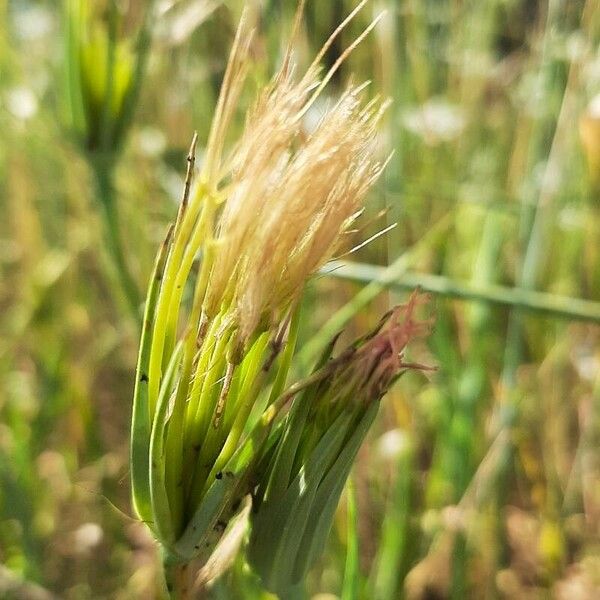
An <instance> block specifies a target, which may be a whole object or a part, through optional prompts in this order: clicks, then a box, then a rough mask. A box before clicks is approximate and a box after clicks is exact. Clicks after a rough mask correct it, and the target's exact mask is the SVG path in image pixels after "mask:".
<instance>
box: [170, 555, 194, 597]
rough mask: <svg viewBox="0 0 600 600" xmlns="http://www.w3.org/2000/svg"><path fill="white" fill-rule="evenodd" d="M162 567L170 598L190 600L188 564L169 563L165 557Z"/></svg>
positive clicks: (190, 589)
mask: <svg viewBox="0 0 600 600" xmlns="http://www.w3.org/2000/svg"><path fill="white" fill-rule="evenodd" d="M164 569H165V581H166V583H167V591H168V592H169V596H170V598H172V600H191V598H192V586H191V577H190V571H189V565H188V564H187V563H177V564H170V563H169V560H168V559H166V560H165V561H164Z"/></svg>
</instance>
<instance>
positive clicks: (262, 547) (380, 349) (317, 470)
mask: <svg viewBox="0 0 600 600" xmlns="http://www.w3.org/2000/svg"><path fill="white" fill-rule="evenodd" d="M417 300H418V298H417V297H416V296H413V298H412V299H411V302H410V303H409V304H408V305H407V306H406V307H398V308H396V309H394V311H392V312H391V313H390V314H389V315H386V317H385V318H384V319H383V320H382V322H381V323H380V325H379V326H378V328H377V329H376V330H375V331H374V332H372V333H371V334H370V335H369V336H366V337H364V338H361V339H359V340H357V341H356V342H355V343H354V344H353V345H352V346H350V347H349V348H347V349H346V350H345V351H344V352H342V353H341V354H340V355H339V356H338V357H336V358H332V357H331V352H332V350H333V347H331V348H330V349H328V350H327V351H326V353H325V354H324V356H323V358H322V360H321V361H320V362H319V363H318V364H317V366H316V369H315V371H314V373H313V377H314V378H315V381H314V383H311V384H310V385H309V386H308V387H306V388H305V389H304V390H303V391H302V393H301V394H299V395H298V396H296V398H295V399H294V401H293V407H292V410H291V411H290V414H289V415H288V417H287V418H286V420H285V422H284V424H283V426H282V427H280V428H279V430H278V431H277V436H278V440H277V444H276V447H275V449H274V451H273V453H272V457H271V459H270V462H269V466H268V468H267V470H266V472H265V473H263V474H262V478H261V481H260V484H259V486H258V489H257V491H256V493H255V513H254V514H253V517H252V533H251V537H250V545H249V548H248V557H249V560H250V562H251V564H252V566H253V567H254V568H255V570H256V571H257V572H258V573H259V574H260V575H261V577H262V579H263V581H264V583H265V585H266V586H267V587H268V588H269V589H270V590H272V591H274V592H276V593H278V594H280V595H281V597H282V598H285V597H287V596H288V594H289V593H290V590H291V589H292V588H293V587H294V586H295V585H297V584H299V583H300V582H302V580H303V578H304V576H305V575H306V572H307V570H308V568H309V567H310V566H311V565H312V564H313V563H314V561H315V560H316V559H317V558H318V556H319V555H320V554H321V552H322V550H323V546H324V544H325V541H326V539H327V536H328V534H329V530H330V528H331V524H332V520H333V515H334V513H335V509H336V507H337V504H338V501H339V498H340V494H341V493H342V489H343V487H344V484H345V483H346V480H347V478H348V475H349V473H350V469H351V468H352V464H353V462H354V459H355V457H356V453H357V452H358V449H359V447H360V445H361V444H362V442H363V440H364V438H365V436H366V434H367V432H368V430H369V427H370V426H371V423H372V422H373V419H374V418H375V415H376V414H377V410H378V408H379V401H380V399H381V398H382V397H383V395H384V394H385V393H386V391H387V390H388V388H389V386H390V385H391V383H393V382H394V381H395V380H396V379H397V378H398V377H399V376H400V375H401V373H402V372H404V370H405V369H406V368H408V367H412V366H414V367H419V365H409V364H406V363H404V362H403V360H402V352H403V350H404V348H405V346H406V344H407V343H408V341H409V340H410V339H412V338H413V337H414V336H416V335H420V334H422V333H423V331H424V328H425V327H426V324H424V323H418V322H416V321H415V320H414V316H413V310H414V307H415V306H416V304H417ZM332 346H333V344H332Z"/></svg>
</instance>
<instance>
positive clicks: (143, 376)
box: [140, 373, 148, 381]
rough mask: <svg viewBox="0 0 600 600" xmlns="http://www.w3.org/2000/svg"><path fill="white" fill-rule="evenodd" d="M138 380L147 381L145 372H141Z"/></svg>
mask: <svg viewBox="0 0 600 600" xmlns="http://www.w3.org/2000/svg"><path fill="white" fill-rule="evenodd" d="M140 381H148V375H146V373H142V376H141V377H140Z"/></svg>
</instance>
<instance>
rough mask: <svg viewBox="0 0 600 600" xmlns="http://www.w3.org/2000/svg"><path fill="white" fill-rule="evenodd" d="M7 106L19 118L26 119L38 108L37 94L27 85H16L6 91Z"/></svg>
mask: <svg viewBox="0 0 600 600" xmlns="http://www.w3.org/2000/svg"><path fill="white" fill-rule="evenodd" d="M5 102H6V107H7V108H8V110H9V112H11V113H12V114H13V115H14V116H15V117H16V118H17V119H21V120H22V121H26V120H28V119H30V118H31V117H33V116H34V115H35V113H36V112H37V110H38V101H37V98H36V97H35V94H34V93H33V92H32V91H31V90H30V89H29V88H26V87H14V88H12V89H10V90H8V92H7V93H6V96H5Z"/></svg>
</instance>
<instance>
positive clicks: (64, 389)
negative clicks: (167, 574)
mask: <svg viewBox="0 0 600 600" xmlns="http://www.w3.org/2000/svg"><path fill="white" fill-rule="evenodd" d="M94 4H95V6H96V9H97V11H98V14H97V15H95V17H96V18H97V19H98V23H99V25H98V26H99V27H104V28H107V27H109V23H108V21H107V19H106V18H105V16H104V17H103V15H105V13H104V12H103V11H104V3H103V2H97V3H94ZM149 4H152V3H149V2H141V1H139V0H130V1H129V2H121V3H119V6H120V7H121V9H122V11H123V12H122V15H121V17H120V19H119V20H118V22H117V23H116V25H115V29H114V31H115V34H116V35H117V36H118V37H119V39H121V40H129V41H128V42H125V43H129V44H130V46H129V50H130V51H131V52H132V53H134V54H135V43H136V42H135V40H136V39H137V38H136V36H137V34H138V32H139V30H140V28H141V27H142V22H143V13H144V10H145V9H146V8H147V7H148V5H149ZM355 4H356V3H355V2H354V1H353V0H336V1H331V2H326V1H325V0H312V1H310V2H309V3H308V8H307V14H306V18H305V26H304V30H303V33H302V38H301V44H299V47H298V52H297V54H298V58H299V60H300V61H306V60H307V59H308V57H310V56H312V54H314V51H315V49H316V48H318V47H319V46H320V45H321V43H322V42H323V41H324V40H325V39H326V37H327V36H328V34H329V33H330V32H331V31H332V30H333V28H334V27H335V25H336V24H337V23H338V22H339V21H340V20H341V19H342V18H343V16H344V15H345V14H347V13H348V12H349V11H350V10H351V8H352V7H353V6H355ZM241 6H242V2H241V1H240V0H229V1H224V2H218V1H214V2H213V1H210V0H180V1H178V2H174V1H161V2H156V3H155V10H156V15H155V17H154V18H153V19H152V21H151V29H152V32H153V34H154V44H153V47H152V51H151V53H150V54H149V57H148V58H149V60H148V63H147V70H146V74H145V77H144V78H143V79H142V81H141V83H142V87H141V95H140V98H139V106H138V110H137V111H136V113H135V118H134V121H133V124H132V127H131V128H130V129H129V130H128V136H126V139H125V140H124V146H123V152H122V153H121V154H119V155H118V157H117V158H118V160H117V161H116V164H115V165H114V169H113V170H112V171H111V177H113V175H114V178H113V179H111V181H110V184H111V186H114V188H111V190H112V192H113V197H114V198H113V200H111V202H114V203H115V205H116V209H115V210H117V211H118V213H117V212H114V213H113V217H112V218H115V215H117V214H118V222H116V224H115V223H113V225H114V227H115V228H116V230H117V231H118V238H116V239H115V238H113V239H112V241H111V238H110V235H109V234H110V231H109V230H110V227H111V221H110V219H107V218H106V214H105V213H104V212H103V211H104V209H105V206H106V195H105V196H103V195H102V194H103V193H104V194H106V191H107V190H106V188H103V187H102V185H98V184H99V183H100V184H101V183H102V179H101V178H99V177H98V174H99V171H98V162H97V161H95V159H94V156H95V157H96V158H97V154H96V155H95V154H94V153H93V152H90V148H91V147H90V145H89V144H88V145H87V147H86V146H85V144H83V145H82V142H81V136H80V137H79V138H78V137H77V135H76V134H77V131H76V129H74V127H73V122H72V120H70V118H69V111H68V86H67V84H66V81H67V77H66V75H65V73H67V72H68V68H67V66H68V65H67V64H65V57H66V56H68V54H67V53H66V47H67V46H68V44H67V43H66V41H67V38H68V36H67V29H68V27H67V24H66V21H65V19H64V14H63V8H62V6H61V5H60V3H57V2H55V1H51V0H39V1H35V0H12V1H10V2H9V1H8V0H0V106H1V108H0V131H1V137H0V214H1V217H0V268H1V280H0V561H1V562H2V565H3V566H1V567H0V597H2V598H12V597H14V598H52V597H56V598H67V599H85V598H116V599H120V600H125V599H130V598H155V597H156V598H159V597H160V581H159V577H160V575H159V573H160V569H159V565H158V562H157V557H156V552H155V548H154V545H153V542H152V540H151V539H150V538H149V535H148V534H147V532H146V530H145V529H144V527H143V526H142V525H141V524H140V523H137V522H135V520H133V519H132V518H131V517H129V516H127V515H129V514H131V513H130V508H129V481H128V477H129V475H128V467H127V460H128V427H129V419H130V408H131V397H132V386H133V373H134V368H135V358H136V350H137V342H138V322H137V319H136V313H135V310H134V311H132V310H131V298H132V294H133V293H135V290H138V291H139V292H140V294H141V291H142V290H143V288H144V285H145V280H146V278H147V277H148V275H149V273H150V269H151V263H152V260H153V257H154V253H155V251H156V249H157V246H158V244H159V240H160V238H161V236H162V235H163V232H164V230H165V224H166V223H167V222H168V221H169V220H171V219H172V218H173V217H174V215H175V212H176V210H177V207H176V203H177V202H178V201H179V198H180V193H181V186H182V183H183V177H184V174H185V155H186V153H187V148H188V147H189V143H190V140H191V137H192V134H193V131H194V130H197V131H198V134H199V160H201V154H202V153H201V147H202V144H203V143H204V142H205V140H206V135H207V130H208V125H209V122H210V118H211V114H212V111H213V108H214V103H215V98H216V94H217V91H218V87H219V84H220V80H221V77H222V72H223V68H224V64H225V60H226V56H227V53H228V50H229V47H230V44H231V41H232V35H233V31H234V28H235V25H236V23H237V19H238V17H239V14H240V12H241ZM252 9H253V10H254V11H255V13H256V15H257V18H258V20H259V23H260V32H259V35H258V36H257V40H256V43H255V48H254V53H255V58H256V66H255V69H254V72H253V73H252V77H251V85H250V86H249V88H248V94H247V98H246V100H247V101H248V102H249V101H250V100H251V97H252V87H253V86H256V85H259V84H260V83H262V82H264V81H265V80H266V79H267V78H268V76H269V74H270V73H271V72H272V69H273V68H274V66H275V65H276V64H277V61H278V58H279V57H280V56H281V48H282V45H283V43H284V41H285V40H286V37H287V35H288V33H289V31H290V28H291V23H290V21H291V18H292V15H293V11H294V9H295V3H294V2H292V1H276V0H263V1H262V2H256V3H253V4H252ZM382 9H387V11H388V12H387V15H386V17H385V18H384V20H383V21H382V22H381V23H380V25H379V26H378V27H377V28H376V30H375V32H374V33H373V34H372V35H371V36H370V37H369V38H368V40H367V41H366V42H365V43H363V45H362V46H361V47H360V48H359V49H358V50H357V51H356V52H355V53H354V54H353V55H352V57H351V59H350V60H349V61H348V63H347V64H346V65H345V67H344V68H343V69H342V73H341V75H340V76H339V77H338V78H337V80H336V82H335V84H336V85H337V86H341V85H343V82H344V81H345V80H347V78H348V77H349V74H350V73H351V72H354V73H355V74H356V76H357V78H359V79H367V78H368V79H372V80H373V84H372V86H371V88H372V91H373V93H376V92H381V93H382V94H385V95H389V96H391V97H392V98H393V100H394V103H393V106H392V109H391V111H390V114H389V118H388V122H387V124H386V129H385V132H384V136H383V139H382V146H383V147H387V148H390V149H392V148H393V149H394V151H395V154H394V157H393V159H392V161H391V163H390V165H389V167H388V169H387V171H386V174H385V177H384V179H383V180H382V182H381V183H380V185H379V186H378V189H377V191H376V193H375V194H373V197H372V199H371V203H370V214H367V215H365V217H364V218H363V220H362V223H363V225H364V228H363V229H362V230H361V231H360V232H359V233H358V234H357V237H356V240H355V241H356V243H358V242H359V241H361V240H363V239H366V238H367V237H369V236H370V235H372V234H374V233H376V232H377V231H379V230H381V229H383V228H384V227H386V226H387V225H390V224H393V223H398V226H397V227H396V228H395V229H394V230H393V231H391V232H390V233H388V234H387V235H385V236H382V237H380V238H378V239H377V240H375V241H373V242H372V243H370V244H369V245H367V246H366V247H364V248H361V249H360V250H359V251H357V252H356V253H354V254H353V255H352V256H350V257H344V258H345V259H348V258H351V259H352V260H353V261H358V262H360V263H361V264H360V265H358V266H356V265H354V266H352V265H350V266H349V265H347V264H342V265H335V269H334V268H330V267H329V268H327V269H326V271H327V272H328V274H327V275H321V276H318V277H315V279H314V282H313V283H311V285H310V287H309V289H308V290H307V297H306V301H305V315H306V318H305V322H304V323H303V332H302V335H303V339H304V340H305V345H304V351H303V358H304V360H305V361H308V359H309V358H310V356H311V355H312V354H313V353H314V350H315V347H316V345H318V343H319V340H320V339H322V338H323V337H326V336H328V332H335V331H337V330H338V329H339V328H340V327H341V325H342V324H343V323H344V322H345V321H347V320H348V316H351V315H353V314H354V313H355V312H356V310H357V306H359V305H360V306H362V305H363V304H364V308H363V309H362V310H361V311H360V312H358V314H356V315H355V316H354V317H353V318H352V320H351V323H352V324H351V327H352V329H353V332H354V333H356V332H357V331H358V330H360V331H364V330H365V329H366V327H368V326H369V325H373V324H374V322H375V321H376V320H377V319H378V317H379V315H380V314H381V313H382V312H383V311H384V310H385V309H386V308H387V307H388V306H389V305H390V304H391V303H394V302H398V301H400V300H402V299H403V298H404V296H405V291H404V290H405V289H406V288H412V287H414V286H416V285H422V287H423V288H425V289H428V290H431V291H432V292H433V302H432V305H433V311H434V312H435V314H436V323H435V327H434V331H433V334H432V335H431V337H430V339H429V340H428V342H427V345H426V346H425V345H423V347H421V348H415V349H414V351H413V356H414V357H416V358H418V359H419V360H421V361H423V362H427V363H428V364H435V365H437V366H438V371H437V372H436V373H435V374H434V375H432V376H431V377H430V378H429V379H428V380H427V379H425V378H424V376H423V375H421V374H410V375H407V376H406V377H405V378H403V379H402V380H401V381H400V382H399V384H398V385H397V386H396V387H395V389H394V391H393V392H392V393H390V394H389V396H388V397H387V399H386V400H385V401H384V402H383V405H382V410H381V411H380V415H379V418H378V420H377V423H376V427H375V428H374V430H373V432H372V434H371V435H370V437H369V441H368V443H367V444H365V446H364V447H363V449H362V451H361V453H360V455H359V460H358V462H357V465H356V468H355V470H354V474H353V478H352V485H351V486H350V487H349V489H348V490H347V492H346V493H345V495H344V499H343V502H342V505H341V506H340V509H339V511H338V516H337V518H336V524H335V527H334V530H333V532H332V535H331V538H330V543H329V546H328V551H327V554H326V556H325V557H324V559H323V561H322V562H321V563H320V564H318V565H317V566H316V567H315V568H314V570H313V571H312V574H311V576H310V578H309V581H308V582H307V590H308V595H309V597H312V596H314V595H317V594H325V596H323V595H321V596H320V598H325V597H327V598H334V597H338V596H341V597H342V598H344V599H345V600H348V599H354V598H357V599H358V598H361V599H362V598H364V599H379V600H393V599H396V598H409V599H413V598H415V599H416V598H422V599H425V598H456V599H459V598H519V599H521V598H524V599H527V598H546V597H555V598H561V599H569V600H588V599H589V600H592V599H593V598H598V597H600V350H599V344H598V342H599V340H600V329H599V328H598V323H599V322H600V250H599V249H600V212H599V211H600V100H599V99H598V98H599V96H598V94H600V48H599V45H600V7H599V6H598V3H597V2H596V1H595V0H587V1H584V0H545V1H542V0H540V1H536V0H485V1H482V0H422V1H419V0H373V1H372V2H371V3H370V5H369V7H368V8H367V10H366V11H364V13H363V14H362V15H361V16H360V18H359V19H357V21H356V23H354V24H353V25H352V27H351V28H350V30H349V31H348V32H346V33H344V35H343V36H342V40H341V42H340V43H339V44H337V45H336V48H335V49H334V51H332V52H331V53H330V55H329V56H328V60H329V61H332V60H334V59H335V56H336V55H337V53H339V51H340V48H343V47H345V46H346V45H347V44H348V43H349V42H350V41H351V40H352V39H353V37H354V36H355V35H356V34H357V33H358V32H359V31H360V30H361V29H362V28H364V26H365V25H366V24H367V23H368V21H369V20H370V19H371V18H372V17H373V16H374V14H375V13H376V12H378V11H380V10H382ZM103 19H104V20H103ZM91 64H92V65H93V66H92V67H89V68H90V69H91V72H92V73H94V72H96V71H97V69H99V67H98V65H97V63H94V62H92V63H91ZM334 88H335V86H334ZM334 88H332V90H334ZM594 98H596V100H595V102H594ZM309 117H310V115H309ZM241 119H242V115H241V114H240V115H239V120H240V122H241ZM111 168H112V167H111ZM100 174H102V173H101V170H100ZM103 197H104V200H103ZM103 202H104V204H103ZM384 208H387V209H388V210H387V212H385V213H384V214H382V213H381V211H382V209H384ZM117 243H118V244H120V245H122V248H123V252H122V259H123V264H120V262H119V260H115V253H114V245H115V244H117ZM123 265H124V268H125V269H127V273H129V275H128V276H127V277H130V281H129V284H131V286H132V287H130V288H129V289H128V287H127V286H128V285H129V284H127V282H125V280H124V278H123V273H122V272H120V270H121V269H122V267H123ZM387 265H392V267H391V268H390V269H388V270H385V267H386V266H387ZM373 279H382V280H383V281H385V282H386V283H390V284H391V286H392V287H391V289H388V290H382V287H381V286H379V285H377V284H373V283H371V284H369V281H371V280H373ZM124 282H125V283H124ZM132 290H133V292H132ZM357 293H359V295H358V296H357V297H356V294H357ZM353 299H354V300H353ZM351 300H352V301H353V304H352V305H351V306H350V307H348V306H347V303H348V302H349V301H351ZM344 307H345V308H344ZM318 332H320V334H319V335H320V336H321V338H319V337H317V339H316V341H315V339H314V337H313V336H314V335H315V334H317V333H318ZM311 338H312V342H309V339H311ZM327 594H330V596H327ZM214 597H215V598H261V597H266V596H264V595H261V592H260V588H259V586H258V584H257V582H256V581H255V580H253V579H252V577H250V576H249V575H248V573H247V572H246V570H245V568H244V566H243V565H237V566H236V567H235V568H234V570H233V572H232V573H231V574H230V575H229V576H228V578H227V580H226V581H224V582H222V583H221V584H219V585H218V586H216V588H215V590H214Z"/></svg>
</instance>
